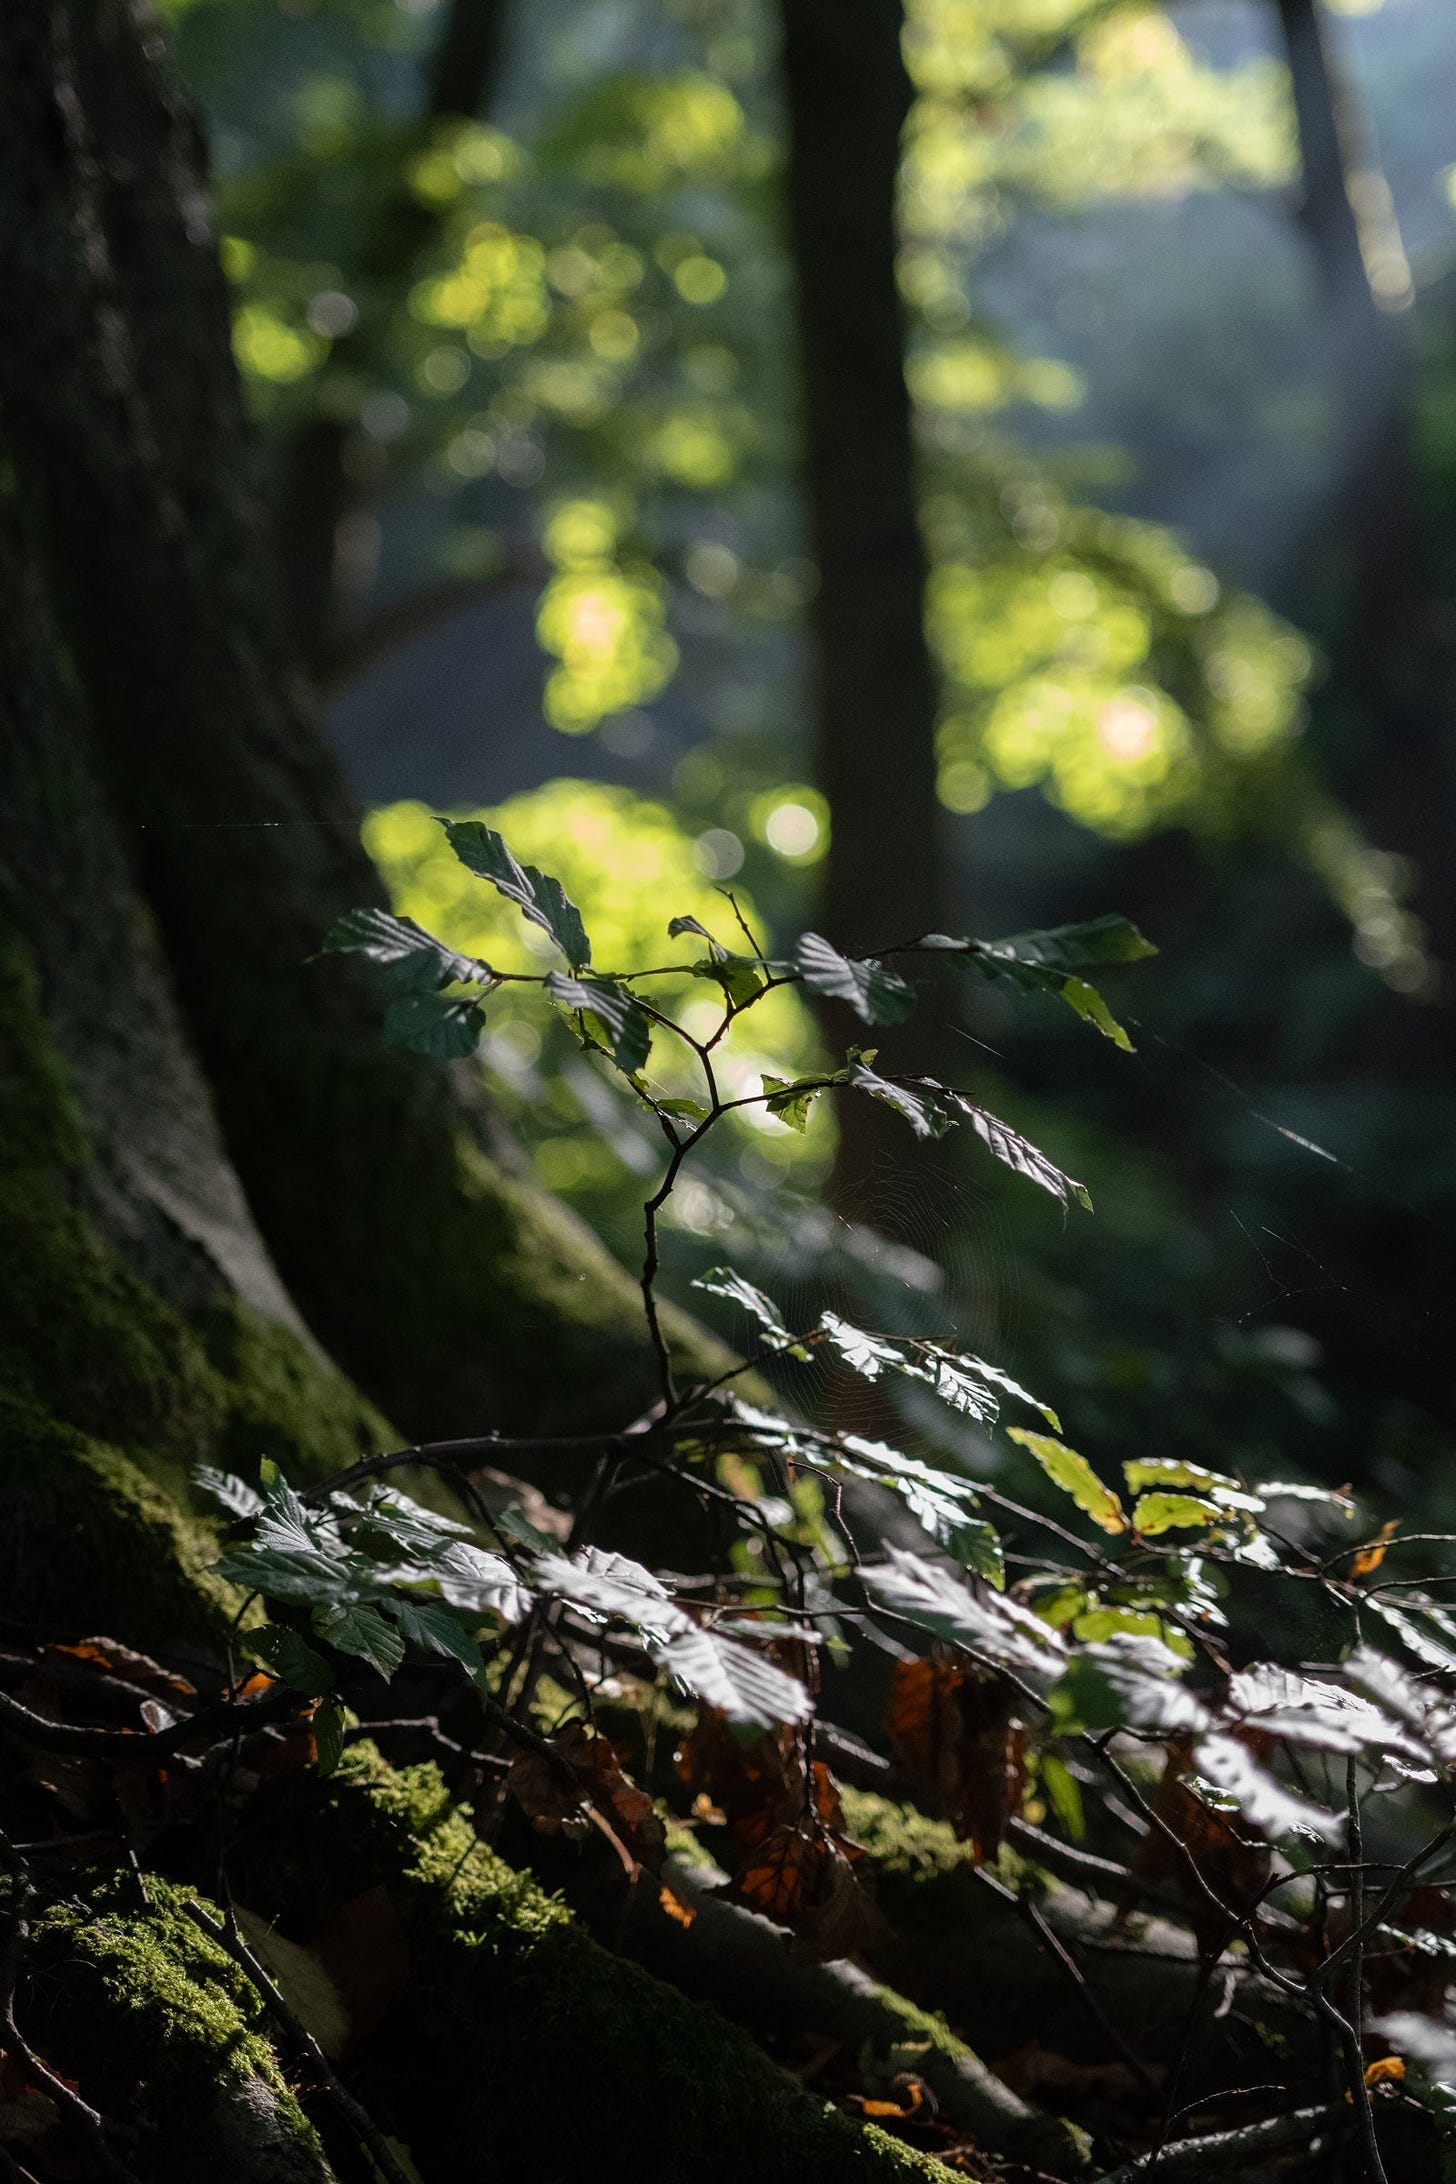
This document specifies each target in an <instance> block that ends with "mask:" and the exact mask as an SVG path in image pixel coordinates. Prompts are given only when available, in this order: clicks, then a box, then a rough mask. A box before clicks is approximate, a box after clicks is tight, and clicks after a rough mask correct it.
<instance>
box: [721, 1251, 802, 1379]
mask: <svg viewBox="0 0 1456 2184" xmlns="http://www.w3.org/2000/svg"><path fill="white" fill-rule="evenodd" d="M692 1286H693V1288H694V1289H703V1290H706V1291H707V1293H708V1295H709V1296H710V1297H723V1298H725V1299H726V1300H727V1302H728V1303H729V1304H737V1305H741V1306H742V1307H743V1310H744V1311H745V1312H747V1313H748V1315H749V1317H750V1318H751V1319H755V1320H757V1321H758V1324H759V1326H760V1327H761V1328H762V1329H763V1330H764V1333H765V1334H766V1335H768V1336H769V1338H770V1342H771V1345H772V1347H773V1348H774V1349H776V1350H783V1351H786V1352H787V1353H788V1355H789V1356H790V1357H798V1358H807V1357H808V1355H809V1352H808V1351H807V1350H806V1349H805V1348H804V1346H803V1344H802V1343H801V1342H796V1341H795V1340H794V1338H793V1336H792V1335H791V1334H790V1333H789V1330H788V1326H787V1323H786V1322H785V1320H784V1316H783V1314H782V1312H780V1310H779V1308H778V1306H777V1305H776V1304H775V1303H774V1301H773V1298H772V1297H766V1296H765V1295H764V1293H763V1291H762V1290H761V1289H758V1288H756V1287H755V1286H754V1284H753V1283H752V1282H751V1281H749V1280H748V1279H747V1277H746V1276H745V1275H742V1274H740V1273H739V1272H738V1271H737V1269H736V1268H734V1267H731V1266H714V1267H710V1268H709V1269H708V1271H707V1273H706V1274H699V1275H697V1276H696V1277H695V1278H694V1281H693V1285H692Z"/></svg>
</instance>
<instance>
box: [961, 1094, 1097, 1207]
mask: <svg viewBox="0 0 1456 2184" xmlns="http://www.w3.org/2000/svg"><path fill="white" fill-rule="evenodd" d="M941 1090H942V1092H943V1094H944V1097H945V1098H947V1099H948V1100H949V1101H950V1102H951V1104H952V1106H953V1107H955V1108H957V1109H958V1110H959V1111H960V1113H961V1114H962V1115H964V1116H965V1118H966V1120H967V1121H968V1122H969V1124H970V1126H971V1128H972V1129H973V1130H974V1131H975V1133H976V1135H977V1137H978V1138H979V1139H980V1140H981V1143H982V1144H983V1145H984V1146H985V1148H986V1150H987V1152H988V1153H990V1155H991V1157H992V1158H993V1160H999V1161H1000V1163H1001V1165H1002V1167H1003V1168H1009V1169H1010V1170H1011V1171H1012V1173H1013V1175H1020V1176H1024V1177H1025V1178H1026V1180H1027V1181H1028V1182H1029V1183H1035V1184H1037V1185H1038V1186H1039V1187H1040V1188H1041V1189H1042V1190H1044V1191H1048V1192H1050V1194H1051V1196H1052V1197H1053V1198H1056V1199H1059V1200H1060V1201H1061V1203H1062V1204H1063V1205H1066V1203H1067V1201H1068V1199H1069V1198H1075V1199H1076V1201H1077V1203H1078V1205H1079V1206H1084V1207H1085V1208H1086V1210H1087V1211H1088V1213H1090V1212H1091V1211H1092V1194H1091V1192H1090V1191H1089V1190H1088V1189H1087V1186H1086V1184H1085V1183H1078V1182H1077V1181H1076V1179H1075V1178H1074V1177H1073V1176H1070V1175H1067V1174H1066V1173H1065V1172H1064V1171H1063V1170H1062V1169H1061V1168H1059V1167H1058V1166H1057V1165H1056V1163H1055V1161H1052V1160H1048V1158H1047V1156H1046V1154H1045V1153H1044V1152H1042V1151H1041V1150H1040V1149H1039V1148H1038V1147H1037V1146H1035V1145H1033V1144H1032V1142H1031V1140H1030V1138H1024V1137H1023V1136H1022V1135H1021V1132H1020V1131H1019V1130H1013V1129H1012V1127H1011V1125H1010V1123H1008V1122H1003V1121H1002V1120H1001V1117H1000V1116H999V1115H993V1114H992V1113H991V1112H990V1110H989V1108H985V1107H977V1106H976V1104H975V1102H974V1101H973V1100H968V1099H966V1098H965V1097H964V1096H963V1094H961V1093H959V1092H954V1091H952V1090H951V1089H950V1087H949V1086H943V1087H942V1088H941Z"/></svg>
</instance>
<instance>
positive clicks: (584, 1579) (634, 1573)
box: [532, 1547, 692, 1638]
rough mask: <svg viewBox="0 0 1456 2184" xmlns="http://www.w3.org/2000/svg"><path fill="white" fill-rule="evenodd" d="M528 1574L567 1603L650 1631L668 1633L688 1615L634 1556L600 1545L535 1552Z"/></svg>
mask: <svg viewBox="0 0 1456 2184" xmlns="http://www.w3.org/2000/svg"><path fill="white" fill-rule="evenodd" d="M532 1575H533V1577H534V1578H535V1581H536V1583H537V1584H538V1585H539V1586H540V1588H541V1590H542V1592H545V1593H555V1594H557V1595H558V1596H559V1597H560V1598H561V1599H563V1600H564V1601H566V1602H567V1604H568V1606H570V1607H573V1608H584V1609H586V1610H587V1611H588V1612H589V1613H590V1614H593V1615H598V1616H616V1617H617V1618H618V1619H619V1620H620V1621H622V1622H624V1623H631V1624H634V1625H635V1626H636V1628H637V1629H638V1630H641V1631H645V1632H647V1633H649V1634H651V1635H655V1636H659V1637H664V1638H667V1637H671V1636H673V1635H674V1634H675V1633H676V1632H677V1631H679V1630H680V1629H682V1627H683V1626H684V1625H685V1624H687V1623H689V1622H691V1620H692V1619H691V1617H690V1616H689V1615H688V1614H687V1612H686V1610H685V1609H683V1608H680V1607H678V1605H677V1603H676V1602H675V1601H674V1600H673V1599H672V1598H671V1596H670V1594H669V1593H668V1590H667V1587H666V1586H665V1585H664V1584H663V1583H662V1581H661V1579H660V1578H657V1577H654V1576H653V1574H652V1572H651V1571H650V1570H648V1569H644V1567H643V1566H642V1564H641V1563H640V1562H634V1561H633V1560H632V1559H631V1557H630V1556H628V1555H618V1554H611V1553H608V1552H607V1551H605V1550H604V1549H602V1548H600V1547H584V1548H582V1549H581V1550H580V1552H579V1553H577V1554H575V1555H563V1554H551V1555H539V1556H538V1557H537V1559H536V1561H535V1564H534V1565H533V1568H532Z"/></svg>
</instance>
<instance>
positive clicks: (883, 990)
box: [794, 933, 915, 1024]
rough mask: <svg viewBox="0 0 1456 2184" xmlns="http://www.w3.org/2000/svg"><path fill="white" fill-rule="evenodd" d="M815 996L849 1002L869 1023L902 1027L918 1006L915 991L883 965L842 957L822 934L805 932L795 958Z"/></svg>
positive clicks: (857, 1013)
mask: <svg viewBox="0 0 1456 2184" xmlns="http://www.w3.org/2000/svg"><path fill="white" fill-rule="evenodd" d="M794 961H795V964H796V966H797V968H798V970H799V973H800V975H801V976H802V978H803V981H804V984H805V985H806V986H807V987H808V988H809V991H810V992H811V993H822V994H824V995H826V996H827V997H828V998H829V999H830V1000H834V1001H847V1002H848V1003H849V1005H850V1007H851V1008H852V1009H853V1010H854V1012H855V1014H856V1016H859V1017H861V1018H862V1019H863V1020H864V1022H865V1023H867V1024H902V1023H903V1022H904V1021H905V1018H906V1017H907V1016H908V1015H909V1014H910V1012H911V1010H912V1009H913V1008H914V1006H915V989H914V987H913V986H909V985H907V984H906V982H905V980H904V979H903V978H901V977H900V975H899V974H898V972H896V971H890V970H887V969H886V968H885V966H884V964H883V963H870V962H866V961H864V960H863V959H861V958H859V957H856V956H846V955H841V954H840V952H839V950H838V949H837V948H836V947H834V946H832V945H831V943H830V942H829V941H827V940H825V939H823V938H822V936H821V935H820V934H818V933H805V934H804V935H803V937H802V939H801V940H800V942H799V945H798V948H797V949H796V950H795V955H794Z"/></svg>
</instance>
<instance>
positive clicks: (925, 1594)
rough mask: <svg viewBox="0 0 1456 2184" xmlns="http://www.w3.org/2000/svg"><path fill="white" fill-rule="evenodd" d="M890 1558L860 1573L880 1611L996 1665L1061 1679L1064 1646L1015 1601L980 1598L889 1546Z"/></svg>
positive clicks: (916, 1558) (933, 1567)
mask: <svg viewBox="0 0 1456 2184" xmlns="http://www.w3.org/2000/svg"><path fill="white" fill-rule="evenodd" d="M888 1554H889V1560H888V1561H887V1562H882V1563H873V1564H870V1565H868V1566H867V1567H866V1568H864V1569H862V1570H861V1571H860V1577H861V1579H862V1580H863V1582H864V1585H865V1587H866V1589H867V1590H868V1592H869V1593H870V1596H871V1598H872V1599H875V1600H877V1601H879V1602H880V1603H881V1605H882V1606H884V1607H886V1608H890V1609H892V1610H893V1611H894V1612H895V1614H897V1615H902V1616H904V1617H905V1619H906V1621H907V1622H911V1623H917V1624H919V1625H920V1627H921V1628H922V1629H923V1630H930V1631H934V1632H935V1633H936V1635H937V1636H938V1637H941V1638H953V1639H956V1640H958V1641H959V1642H960V1643H961V1644H962V1645H967V1646H971V1647H973V1648H974V1649H975V1650H976V1652H978V1653H980V1654H984V1655H985V1656H986V1657H987V1658H988V1659H989V1660H991V1661H993V1662H994V1663H996V1665H997V1666H1006V1667H1011V1668H1017V1669H1020V1670H1021V1671H1023V1672H1024V1673H1025V1674H1028V1675H1032V1676H1039V1677H1047V1676H1056V1675H1058V1674H1060V1672H1061V1670H1062V1668H1063V1667H1064V1666H1065V1660H1066V1655H1065V1649H1064V1647H1063V1645H1062V1641H1061V1640H1060V1638H1058V1636H1057V1634H1056V1632H1055V1631H1053V1630H1051V1629H1049V1628H1048V1626H1047V1625H1046V1624H1045V1623H1043V1622H1042V1621H1040V1619H1039V1618H1038V1617H1037V1616H1034V1615H1032V1614H1030V1613H1029V1612H1028V1611H1027V1610H1026V1609H1025V1608H1023V1607H1021V1606H1020V1605H1019V1604H1018V1603H1017V1602H1016V1601H1014V1600H1009V1599H1006V1598H1004V1597H996V1596H992V1597H991V1598H989V1599H987V1598H985V1597H984V1596H980V1595H977V1594H975V1593H973V1592H971V1591H970V1590H969V1588H968V1587H967V1586H965V1585H964V1584H962V1583H961V1581H960V1580H959V1579H958V1578H955V1577H952V1576H951V1575H950V1573H949V1572H948V1571H946V1570H943V1569H941V1568H940V1567H939V1566H938V1565H937V1564H935V1563H932V1562H925V1561H923V1560H922V1559H921V1557H920V1556H919V1555H914V1554H911V1553H910V1552H909V1550H908V1549H906V1548H904V1547H891V1548H890V1549H889V1550H888Z"/></svg>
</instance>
